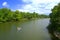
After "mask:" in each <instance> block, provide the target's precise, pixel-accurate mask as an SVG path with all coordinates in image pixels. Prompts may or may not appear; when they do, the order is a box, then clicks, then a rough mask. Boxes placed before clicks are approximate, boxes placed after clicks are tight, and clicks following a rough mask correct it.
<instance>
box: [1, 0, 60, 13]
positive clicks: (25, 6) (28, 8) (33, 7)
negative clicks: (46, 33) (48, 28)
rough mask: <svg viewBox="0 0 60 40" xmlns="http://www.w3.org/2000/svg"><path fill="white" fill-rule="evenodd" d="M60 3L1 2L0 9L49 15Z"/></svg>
mask: <svg viewBox="0 0 60 40" xmlns="http://www.w3.org/2000/svg"><path fill="white" fill-rule="evenodd" d="M59 2H60V0H1V1H0V8H3V7H7V8H10V9H12V10H19V11H24V12H37V13H39V14H49V13H51V9H52V8H53V7H54V6H55V5H57V4H58V3H59Z"/></svg>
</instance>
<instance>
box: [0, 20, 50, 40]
mask: <svg viewBox="0 0 60 40" xmlns="http://www.w3.org/2000/svg"><path fill="white" fill-rule="evenodd" d="M48 25H49V19H38V20H31V21H27V22H23V23H21V22H9V23H8V22H6V23H1V24H0V40H51V38H50V35H49V33H48V30H47V28H46V27H47V26H48Z"/></svg>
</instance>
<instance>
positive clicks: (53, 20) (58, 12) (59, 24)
mask: <svg viewBox="0 0 60 40" xmlns="http://www.w3.org/2000/svg"><path fill="white" fill-rule="evenodd" d="M51 11H52V13H50V15H49V16H50V25H49V26H48V30H49V32H50V34H52V35H51V36H52V37H53V40H60V39H59V38H58V37H56V35H57V33H58V34H59V35H60V3H59V4H58V5H56V6H54V8H53V9H52V10H51ZM54 33H56V35H55V34H54Z"/></svg>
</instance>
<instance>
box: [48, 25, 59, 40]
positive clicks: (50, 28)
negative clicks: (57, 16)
mask: <svg viewBox="0 0 60 40" xmlns="http://www.w3.org/2000/svg"><path fill="white" fill-rule="evenodd" d="M59 26H60V25H57V24H49V25H48V27H47V29H48V31H49V34H50V36H51V39H52V40H60V39H59V38H58V37H57V36H58V33H60V31H59V30H58V28H59ZM56 35H57V36H56ZM59 35H60V34H59Z"/></svg>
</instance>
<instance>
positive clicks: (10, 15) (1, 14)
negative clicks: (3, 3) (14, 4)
mask: <svg viewBox="0 0 60 40" xmlns="http://www.w3.org/2000/svg"><path fill="white" fill-rule="evenodd" d="M35 18H48V16H47V15H44V14H42V15H40V14H38V13H36V12H33V13H30V12H21V11H18V10H16V11H12V10H11V9H8V8H0V22H9V21H20V20H22V19H26V20H30V19H35Z"/></svg>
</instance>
